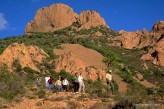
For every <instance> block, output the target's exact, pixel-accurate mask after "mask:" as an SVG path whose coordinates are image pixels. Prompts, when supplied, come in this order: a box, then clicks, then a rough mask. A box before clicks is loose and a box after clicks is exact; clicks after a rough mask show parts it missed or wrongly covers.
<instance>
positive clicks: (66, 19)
mask: <svg viewBox="0 0 164 109" xmlns="http://www.w3.org/2000/svg"><path fill="white" fill-rule="evenodd" d="M76 18H77V14H76V13H75V12H74V11H73V10H72V8H70V7H69V6H67V5H64V4H54V5H51V6H49V7H45V8H41V9H39V10H38V11H37V13H36V15H35V18H34V20H33V21H31V22H29V23H28V24H27V26H26V29H25V32H26V33H27V32H49V31H55V30H58V29H62V28H65V27H68V26H70V25H72V23H73V22H75V21H76Z"/></svg>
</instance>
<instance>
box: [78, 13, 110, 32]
mask: <svg viewBox="0 0 164 109" xmlns="http://www.w3.org/2000/svg"><path fill="white" fill-rule="evenodd" d="M78 23H79V24H80V25H81V28H85V29H89V28H90V27H94V26H100V25H102V26H105V27H107V25H106V23H105V21H104V19H103V18H102V17H101V16H100V15H99V13H97V12H96V11H84V12H82V13H80V15H79V18H78Z"/></svg>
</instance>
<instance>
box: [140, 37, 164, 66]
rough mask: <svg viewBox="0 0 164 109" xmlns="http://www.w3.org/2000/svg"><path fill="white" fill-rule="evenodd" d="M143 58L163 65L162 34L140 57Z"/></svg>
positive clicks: (163, 41) (163, 46)
mask: <svg viewBox="0 0 164 109" xmlns="http://www.w3.org/2000/svg"><path fill="white" fill-rule="evenodd" d="M141 59H143V60H150V61H152V62H153V63H154V64H157V65H161V66H164V34H163V35H161V37H160V38H159V40H158V41H157V43H156V44H155V45H154V46H153V48H151V49H150V50H149V51H148V53H147V54H145V55H143V56H142V57H141Z"/></svg>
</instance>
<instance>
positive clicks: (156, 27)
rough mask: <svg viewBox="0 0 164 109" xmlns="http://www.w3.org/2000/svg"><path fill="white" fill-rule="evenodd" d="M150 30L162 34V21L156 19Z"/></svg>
mask: <svg viewBox="0 0 164 109" xmlns="http://www.w3.org/2000/svg"><path fill="white" fill-rule="evenodd" d="M151 32H153V33H161V34H164V21H157V22H156V23H155V25H154V26H153V28H152V31H151Z"/></svg>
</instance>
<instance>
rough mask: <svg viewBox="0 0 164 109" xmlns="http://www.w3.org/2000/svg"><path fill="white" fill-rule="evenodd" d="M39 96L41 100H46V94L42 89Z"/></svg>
mask: <svg viewBox="0 0 164 109" xmlns="http://www.w3.org/2000/svg"><path fill="white" fill-rule="evenodd" d="M37 95H38V97H39V98H44V97H45V95H46V92H45V91H44V90H42V89H41V90H39V91H38V92H37Z"/></svg>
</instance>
